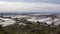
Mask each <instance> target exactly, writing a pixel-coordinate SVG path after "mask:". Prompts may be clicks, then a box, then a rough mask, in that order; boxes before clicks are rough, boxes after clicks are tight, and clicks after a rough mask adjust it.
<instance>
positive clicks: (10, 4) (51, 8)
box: [0, 0, 60, 12]
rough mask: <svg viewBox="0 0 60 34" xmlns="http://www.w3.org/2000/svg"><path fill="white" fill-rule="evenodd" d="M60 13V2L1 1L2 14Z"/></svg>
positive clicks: (51, 0)
mask: <svg viewBox="0 0 60 34" xmlns="http://www.w3.org/2000/svg"><path fill="white" fill-rule="evenodd" d="M5 11H8V12H12V11H15V12H17V11H18V12H30V11H31V12H59V11H60V0H0V12H5Z"/></svg>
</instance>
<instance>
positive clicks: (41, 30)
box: [0, 24, 60, 34]
mask: <svg viewBox="0 0 60 34" xmlns="http://www.w3.org/2000/svg"><path fill="white" fill-rule="evenodd" d="M0 34H60V26H58V27H50V26H44V25H39V24H27V25H12V26H7V27H2V26H1V25H0Z"/></svg>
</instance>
